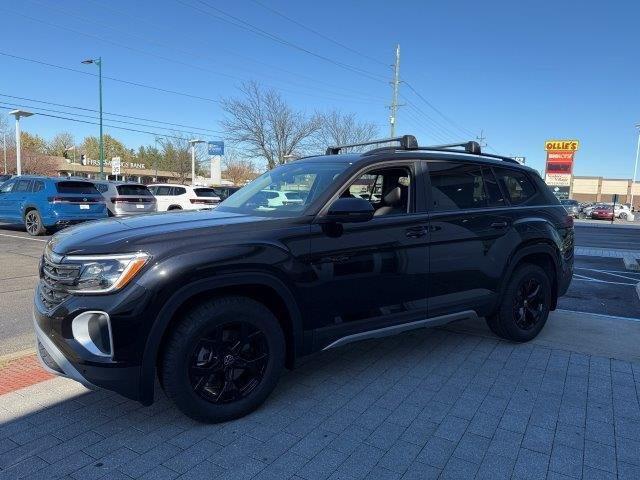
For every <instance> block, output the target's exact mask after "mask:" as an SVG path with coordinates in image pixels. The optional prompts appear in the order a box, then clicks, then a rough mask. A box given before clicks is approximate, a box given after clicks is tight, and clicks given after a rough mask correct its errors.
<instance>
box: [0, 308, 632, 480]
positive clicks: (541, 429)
mask: <svg viewBox="0 0 640 480" xmlns="http://www.w3.org/2000/svg"><path fill="white" fill-rule="evenodd" d="M639 333H640V323H638V322H626V321H623V320H615V319H609V320H607V319H602V318H595V317H592V318H590V317H589V316H588V315H576V314H566V313H565V312H557V313H554V314H553V316H552V318H551V319H550V321H549V325H548V326H547V327H546V328H545V330H544V332H543V334H542V335H541V336H540V338H539V339H538V340H536V341H535V342H533V343H529V344H520V345H515V344H510V343H506V342H502V341H498V340H497V339H496V338H495V337H493V336H490V335H489V334H488V331H487V330H486V329H485V328H484V326H483V325H482V324H478V325H467V324H463V323H459V324H454V325H451V326H450V327H447V328H446V329H424V330H419V331H414V332H407V333H405V334H402V335H399V336H397V337H392V338H388V339H378V340H372V341H367V342H361V343H358V344H354V345H349V346H345V347H343V348H340V349H336V350H333V351H328V352H323V353H320V354H317V355H314V356H311V357H309V358H307V359H305V360H304V362H303V364H302V365H301V366H300V368H298V369H297V370H295V371H294V372H289V373H287V374H286V375H284V377H283V378H282V381H281V382H280V385H279V386H278V388H277V389H276V391H275V392H274V395H273V396H272V397H271V398H270V399H269V400H268V401H267V403H266V404H265V405H264V407H262V408H261V409H259V410H258V411H257V412H255V413H253V414H252V415H249V416H248V417H245V418H243V419H240V420H237V421H234V422H230V423H227V424H222V425H201V424H197V423H195V422H193V421H191V420H189V419H187V418H185V417H184V416H182V415H181V414H180V413H178V412H177V411H176V410H175V409H174V408H173V407H172V405H170V404H169V403H168V402H167V400H166V399H165V398H164V397H163V396H162V395H161V394H159V395H158V402H157V403H155V404H154V405H153V406H152V407H148V408H145V407H142V406H140V405H139V404H137V403H135V402H131V401H128V400H125V399H123V398H121V397H119V396H117V395H115V394H112V393H109V392H104V391H98V392H90V391H88V390H86V389H84V388H83V387H81V386H80V385H78V384H76V383H75V382H72V381H69V380H66V379H62V378H55V379H53V380H48V381H45V382H42V383H39V384H37V385H33V386H31V387H28V388H24V389H21V390H18V391H15V392H13V393H10V394H7V395H3V396H0V479H14V478H29V479H39V478H42V479H51V478H60V477H65V478H73V479H76V480H84V479H87V480H90V479H96V478H109V479H131V478H153V479H173V478H185V479H186V478H197V479H200V480H201V479H203V478H222V479H244V478H262V479H286V478H297V479H306V480H315V479H327V478H331V479H351V478H359V479H363V478H371V479H373V478H378V479H380V478H385V479H398V478H405V479H428V478H437V477H440V478H459V479H469V478H491V479H492V480H497V479H501V478H523V479H525V478H529V479H542V478H549V479H551V478H553V479H560V478H585V479H590V478H599V479H602V478H604V479H606V478H612V479H613V478H620V479H631V478H634V479H637V478H640V440H639V439H640V404H639V401H638V388H640V363H639V359H638V354H637V348H636V351H634V350H633V341H636V344H637V339H638V338H640V336H639V335H638V334H639ZM578 352H582V353H578ZM596 352H597V353H596ZM610 357H615V358H622V359H626V360H629V361H625V360H616V359H612V358H610ZM616 476H617V477H616Z"/></svg>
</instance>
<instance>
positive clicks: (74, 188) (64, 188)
mask: <svg viewBox="0 0 640 480" xmlns="http://www.w3.org/2000/svg"><path fill="white" fill-rule="evenodd" d="M56 189H57V190H58V193H78V194H80V195H86V194H98V193H100V192H98V190H96V187H95V186H94V185H93V183H89V182H58V183H57V184H56Z"/></svg>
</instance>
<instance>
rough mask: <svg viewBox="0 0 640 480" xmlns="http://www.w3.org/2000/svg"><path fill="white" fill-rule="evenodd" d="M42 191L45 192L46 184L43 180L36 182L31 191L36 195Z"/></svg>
mask: <svg viewBox="0 0 640 480" xmlns="http://www.w3.org/2000/svg"><path fill="white" fill-rule="evenodd" d="M42 190H44V182H43V181H41V180H34V181H33V185H31V191H32V192H34V193H35V192H41V191H42Z"/></svg>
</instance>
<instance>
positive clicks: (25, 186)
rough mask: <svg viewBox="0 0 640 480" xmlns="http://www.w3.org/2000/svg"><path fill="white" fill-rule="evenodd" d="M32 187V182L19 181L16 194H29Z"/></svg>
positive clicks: (15, 188)
mask: <svg viewBox="0 0 640 480" xmlns="http://www.w3.org/2000/svg"><path fill="white" fill-rule="evenodd" d="M30 186H31V180H18V182H17V183H16V186H15V187H14V189H13V191H14V192H28V191H29V187H30Z"/></svg>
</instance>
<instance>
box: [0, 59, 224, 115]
mask: <svg viewBox="0 0 640 480" xmlns="http://www.w3.org/2000/svg"><path fill="white" fill-rule="evenodd" d="M0 55H3V56H5V57H10V58H13V59H16V60H22V61H25V62H30V63H35V64H38V65H44V66H46V67H51V68H57V69H59V70H66V71H69V72H74V73H80V74H82V75H88V76H90V77H97V76H98V74H97V73H91V72H86V71H84V70H78V69H75V68H70V67H64V66H62V65H55V64H53V63H48V62H43V61H41V60H34V59H33V58H27V57H21V56H19V55H12V54H10V53H6V52H1V51H0ZM102 78H103V79H106V80H111V81H113V82H120V83H124V84H127V85H133V86H136V87H141V88H147V89H151V90H156V91H159V92H163V93H170V94H172V95H180V96H183V97H189V98H193V99H196V100H203V101H205V102H212V103H220V100H216V99H214V98H207V97H201V96H199V95H193V94H190V93H184V92H178V91H175V90H168V89H166V88H161V87H154V86H152V85H146V84H144V83H139V82H132V81H130V80H123V79H121V78H115V77H110V76H107V75H103V76H102Z"/></svg>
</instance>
